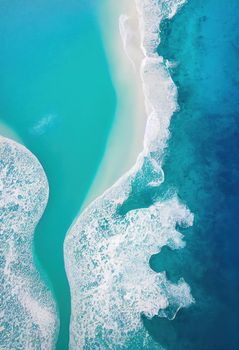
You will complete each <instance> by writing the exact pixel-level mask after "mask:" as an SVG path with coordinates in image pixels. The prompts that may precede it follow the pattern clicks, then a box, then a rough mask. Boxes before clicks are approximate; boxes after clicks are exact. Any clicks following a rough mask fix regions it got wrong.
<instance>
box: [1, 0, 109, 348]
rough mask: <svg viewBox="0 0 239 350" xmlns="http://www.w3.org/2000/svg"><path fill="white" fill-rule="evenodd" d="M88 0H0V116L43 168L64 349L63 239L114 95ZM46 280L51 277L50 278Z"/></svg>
mask: <svg viewBox="0 0 239 350" xmlns="http://www.w3.org/2000/svg"><path fill="white" fill-rule="evenodd" d="M101 40H102V38H101V36H100V31H99V28H98V25H97V21H96V20H95V17H94V10H93V8H92V7H91V2H89V1H74V0H70V1H60V2H59V1H34V3H33V2H32V1H27V0H25V1H23V2H21V3H19V2H18V1H12V2H11V3H9V2H8V1H1V3H0V47H1V55H0V67H1V68H0V72H1V82H0V96H1V97H0V121H3V122H5V123H6V124H7V125H8V126H9V127H10V128H12V129H13V130H14V131H16V132H17V133H18V135H19V136H20V138H21V140H22V141H23V142H24V144H25V146H26V147H27V148H29V149H30V150H31V151H32V152H33V153H34V154H35V155H36V156H37V158H38V159H39V160H40V162H41V164H42V165H43V167H44V170H45V172H46V174H47V177H48V181H49V187H50V197H49V202H48V205H47V209H46V211H45V213H44V216H43V218H42V220H41V221H40V224H39V225H38V227H37V230H36V234H35V254H36V257H37V259H38V260H39V262H40V264H41V267H42V269H43V270H44V271H45V272H46V273H47V275H48V277H49V281H50V283H51V285H52V288H53V290H54V293H55V297H56V300H57V305H58V308H59V314H60V322H61V327H60V334H59V340H58V345H57V349H60V350H62V349H67V347H68V327H69V317H70V297H69V288H68V283H67V280H66V276H65V271H64V262H63V249H62V246H63V240H64V237H65V234H66V232H67V230H68V228H69V226H70V225H71V223H72V221H73V219H74V218H75V216H76V214H77V213H78V211H79V209H80V207H81V204H82V202H83V200H84V198H85V196H86V194H87V191H88V190H89V187H90V185H91V183H92V180H93V178H94V175H95V173H96V170H97V167H98V165H99V162H100V160H101V158H102V155H103V152H104V149H105V143H106V140H107V136H108V134H109V130H110V128H111V125H112V122H113V117H114V110H115V94H114V90H113V87H112V84H111V80H110V76H109V71H108V66H107V61H106V57H105V53H104V50H103V47H102V41H101ZM49 281H48V282H49Z"/></svg>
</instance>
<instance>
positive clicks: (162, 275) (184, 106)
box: [0, 0, 239, 350]
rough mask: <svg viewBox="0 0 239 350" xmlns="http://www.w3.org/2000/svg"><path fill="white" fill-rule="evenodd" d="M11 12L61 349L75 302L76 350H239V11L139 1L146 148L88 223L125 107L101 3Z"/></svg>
mask: <svg viewBox="0 0 239 350" xmlns="http://www.w3.org/2000/svg"><path fill="white" fill-rule="evenodd" d="M0 4H1V10H2V11H0V19H1V20H0V33H1V34H0V47H1V50H2V54H1V55H0V63H1V65H0V67H1V76H2V79H1V83H0V92H1V94H0V96H1V97H0V98H1V104H0V120H3V121H4V122H5V123H6V124H7V125H8V126H9V127H10V128H12V129H13V131H15V132H16V133H18V135H19V136H20V138H21V139H22V140H23V142H24V143H25V145H26V146H27V147H28V148H29V149H30V150H31V151H32V152H34V154H35V155H36V156H37V157H38V159H39V160H40V161H41V163H42V165H43V167H44V169H45V171H46V174H47V177H48V180H49V187H50V197H49V204H48V206H47V208H46V211H45V214H44V216H43V218H42V220H41V222H40V224H39V225H38V228H37V230H36V233H35V251H34V253H35V255H34V257H35V261H36V262H37V267H38V269H40V271H41V277H45V282H46V283H47V285H48V287H50V288H51V290H52V292H54V298H55V301H56V303H57V307H58V309H59V318H60V323H61V327H60V333H59V338H58V344H57V349H59V350H61V349H67V348H68V331H69V330H68V327H69V317H70V302H71V319H70V343H69V348H70V349H71V350H73V349H77V350H79V349H84V350H87V349H113V350H120V349H122V350H123V349H130V350H131V349H132V350H135V349H150V350H151V349H179V350H181V349H182V350H187V349H188V350H234V349H238V347H239V337H238V332H237V329H238V328H239V319H238V315H239V312H238V310H239V300H238V292H239V288H238V287H239V285H238V284H239V278H238V277H239V276H238V275H239V272H238V263H239V261H238V260H239V259H238V253H237V251H238V249H237V246H238V243H239V242H238V241H239V239H238V224H239V222H238V209H239V204H238V203H239V202H238V197H239V193H238V179H239V172H238V165H239V156H238V153H237V152H238V146H239V138H238V136H239V135H238V131H239V127H238V112H239V111H238V109H239V103H238V101H239V96H238V94H239V89H238V83H239V82H238V43H239V29H238V26H237V23H238V17H239V11H237V2H236V0H232V1H230V3H229V2H228V1H226V0H220V1H215V0H207V1H206V0H188V1H187V2H186V1H184V0H168V1H166V0H161V1H160V0H159V1H154V0H136V5H137V9H138V14H139V22H140V30H141V35H142V37H141V38H142V48H143V51H144V55H145V57H144V59H143V62H142V67H141V78H142V83H143V87H144V93H145V103H146V109H147V112H148V121H147V126H146V131H145V137H144V149H143V151H142V152H141V153H140V155H139V157H138V159H137V161H136V164H135V166H134V167H133V168H132V169H131V170H130V171H129V172H128V173H126V174H125V175H124V176H123V177H121V178H120V179H119V180H118V181H117V182H116V183H115V184H114V185H113V186H112V187H111V188H109V189H108V190H107V191H106V192H105V193H103V194H102V195H101V196H100V197H98V198H97V199H96V200H95V201H94V202H92V203H91V204H90V205H89V206H88V207H87V208H85V209H84V211H83V212H82V213H80V215H78V217H77V220H75V221H74V218H75V217H76V215H77V213H78V212H79V209H80V206H81V204H82V202H83V200H84V198H85V195H86V193H87V191H88V189H89V187H90V184H91V182H92V180H93V177H94V174H95V172H96V170H97V167H98V164H99V162H100V159H101V157H102V155H103V151H104V148H105V144H106V140H107V136H108V133H109V130H110V127H111V125H112V120H113V116H114V110H115V103H116V101H115V95H114V90H113V87H112V84H111V81H110V76H109V71H108V67H107V60H106V57H105V53H104V50H103V47H102V41H101V40H102V38H101V34H100V31H99V28H98V26H97V22H96V21H95V18H94V10H95V5H96V2H94V1H83V0H82V1H75V0H71V1H68V2H66V1H60V2H55V1H52V2H49V1H41V2H40V1H39V2H38V1H36V2H34V4H33V3H32V2H30V1H26V0H25V1H24V6H23V4H19V3H18V2H16V1H14V2H11V4H10V5H9V2H6V1H1V3H0ZM159 28H160V30H159ZM92 53H94V55H92ZM96 57H97V60H96ZM87 68H89V69H87ZM92 101H94V103H93V102H92ZM12 147H13V146H12ZM27 154H28V153H27ZM29 157H30V159H31V157H32V155H31V156H29ZM24 164H25V163H24ZM37 164H38V163H37ZM20 165H21V164H20ZM38 166H39V165H38ZM28 169H31V167H28ZM40 169H41V168H40ZM41 171H42V170H41ZM42 179H45V177H44V175H43V177H42ZM45 181H46V180H45ZM44 188H45V191H46V188H47V187H44ZM14 198H15V197H14ZM17 200H18V201H19V200H20V199H19V198H17ZM45 200H46V199H45ZM36 203H38V202H37V201H36ZM44 203H45V202H44ZM17 204H18V203H17ZM14 208H15V207H14ZM14 208H13V209H14ZM10 209H11V208H10ZM43 209H44V208H42V211H43ZM37 219H39V216H38V217H37ZM36 221H37V220H36ZM35 223H36V222H35ZM72 223H73V224H72ZM71 224H72V226H71V227H70V225H71ZM69 227H70V229H69V231H68V233H67V236H66V239H65V242H64V259H65V268H66V272H67V277H68V280H69V284H70V290H71V298H70V295H69V288H68V284H67V280H66V276H65V272H64V265H63V252H62V246H63V240H64V237H65V234H66V232H67V230H68V228H69ZM32 232H33V228H32V230H31V234H32ZM30 244H31V242H29V241H28V242H27V247H28V251H29V250H30V248H29V246H30ZM31 263H32V262H31ZM7 266H8V265H7ZM34 272H35V270H34ZM37 276H39V275H37ZM39 278H40V276H39ZM44 288H45V287H44ZM38 291H39V290H38ZM44 291H46V289H44ZM48 293H49V291H48ZM37 299H38V300H39V297H37ZM47 300H48V301H49V304H50V309H51V310H53V314H54V316H53V318H51V319H50V320H51V322H50V323H51V325H52V324H53V323H54V322H53V321H52V320H53V319H54V317H55V320H56V310H55V308H54V301H53V300H52V299H51V297H50V294H49V297H48V299H47ZM49 304H48V305H49ZM41 310H42V308H41ZM17 316H19V315H17V314H16V317H17ZM25 319H27V318H25ZM48 321H49V318H48ZM46 324H47V322H46V323H45V324H44V326H43V328H41V327H40V329H44V330H45V329H53V331H52V333H51V334H56V331H55V333H54V327H53V328H50V327H48V328H47V327H46ZM55 325H56V328H57V321H55ZM44 327H46V328H44ZM34 331H35V329H34ZM32 334H33V339H36V340H34V341H36V342H38V343H37V344H38V345H39V346H40V343H41V346H43V348H44V344H45V343H44V342H45V339H46V338H47V336H45V334H46V333H41V334H44V336H43V337H42V338H41V339H40V340H39V337H38V338H34V336H35V335H36V334H38V333H37V332H33V333H32ZM48 339H49V338H48ZM51 339H52V338H51ZM49 344H50V347H52V345H51V344H52V342H51V341H48V345H49Z"/></svg>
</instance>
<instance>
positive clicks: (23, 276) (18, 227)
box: [0, 136, 59, 350]
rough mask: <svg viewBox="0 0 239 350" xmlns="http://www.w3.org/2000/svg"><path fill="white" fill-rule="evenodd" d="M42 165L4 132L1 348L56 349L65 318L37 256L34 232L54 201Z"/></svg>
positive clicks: (0, 142)
mask: <svg viewBox="0 0 239 350" xmlns="http://www.w3.org/2000/svg"><path fill="white" fill-rule="evenodd" d="M48 193H49V189H48V182H47V179H46V175H45V173H44V171H43V168H42V166H41V165H40V163H39V162H38V160H37V159H36V157H35V156H33V154H32V153H31V152H30V151H28V150H27V149H26V148H25V147H24V146H22V145H20V144H18V143H16V142H14V141H12V140H10V139H8V138H5V137H1V136H0V232H1V235H0V243H1V244H0V252H1V260H0V280H1V283H0V284H1V305H0V349H4V350H10V349H19V350H26V349H28V350H31V349H32V350H33V349H45V350H48V349H49V350H50V349H53V348H54V347H55V344H56V340H57V334H58V328H59V321H58V315H57V309H56V305H55V301H54V299H53V296H52V293H51V292H50V290H49V289H48V288H47V287H46V285H45V284H44V283H43V281H42V279H41V276H40V274H39V272H38V271H37V270H36V267H35V261H34V258H33V247H32V243H33V233H34V230H35V227H36V225H37V223H38V221H39V220H40V218H41V216H42V214H43V212H44V210H45V206H46V203H47V200H48Z"/></svg>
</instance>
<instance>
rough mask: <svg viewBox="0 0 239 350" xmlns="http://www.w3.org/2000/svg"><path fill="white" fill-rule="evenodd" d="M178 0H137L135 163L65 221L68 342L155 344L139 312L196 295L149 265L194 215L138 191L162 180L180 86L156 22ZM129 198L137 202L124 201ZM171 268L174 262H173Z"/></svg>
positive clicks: (178, 244) (157, 310)
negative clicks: (141, 97) (141, 101)
mask: <svg viewBox="0 0 239 350" xmlns="http://www.w3.org/2000/svg"><path fill="white" fill-rule="evenodd" d="M182 4H183V1H155V0H141V1H140V0H136V5H137V9H138V14H139V22H140V30H141V39H142V48H143V52H144V54H145V58H144V59H143V62H142V66H141V78H142V84H143V89H144V94H145V105H146V110H147V114H148V121H147V126H146V131H145V137H144V149H143V151H142V153H141V154H140V155H139V156H138V159H137V162H136V164H135V166H134V167H133V168H132V169H131V170H130V171H129V172H128V173H126V174H125V175H124V176H123V177H121V178H120V179H119V180H118V181H117V182H116V184H114V185H113V186H112V187H111V188H110V189H108V190H107V191H106V192H105V193H103V194H102V195H101V196H100V197H99V198H97V199H96V200H95V201H94V202H93V203H91V204H90V205H89V206H88V207H87V208H86V209H85V210H84V211H83V212H82V213H81V214H80V215H79V217H78V218H77V220H76V221H75V222H74V224H73V225H72V227H71V228H70V230H69V232H68V235H67V237H66V240H65V244H64V254H65V266H66V271H67V276H68V279H69V283H70V289H71V302H72V311H71V324H70V349H72V350H75V349H84V350H87V349H113V350H114V349H115V350H118V349H158V348H161V347H160V345H159V344H156V343H155V342H154V341H153V340H152V339H151V338H150V336H149V335H148V334H147V332H146V330H145V328H144V327H143V323H142V318H141V316H142V315H145V316H146V317H147V318H152V317H154V316H159V317H166V318H168V319H169V320H173V319H174V318H175V317H176V315H177V312H178V310H179V309H180V308H182V307H188V306H190V305H191V304H192V303H193V302H194V299H193V296H192V295H191V292H190V287H189V285H188V284H187V283H186V282H185V281H184V279H183V278H180V279H179V281H178V282H177V283H172V282H170V281H169V280H168V279H167V274H166V272H165V271H162V272H160V273H156V272H154V271H153V270H152V269H151V268H150V266H149V260H150V257H151V256H152V255H153V254H156V253H159V252H160V250H161V248H162V247H163V246H166V245H167V246H169V247H170V248H171V249H181V248H183V247H184V246H185V242H184V240H183V235H182V234H181V233H180V232H179V231H178V227H180V226H181V227H188V226H191V225H192V224H193V215H192V213H191V212H190V211H189V209H187V207H186V206H185V205H184V204H183V203H181V202H180V201H179V199H178V198H177V195H176V194H171V195H167V196H165V198H166V199H165V200H157V201H156V202H153V203H152V204H151V205H149V206H148V207H144V205H142V204H141V203H140V202H139V199H140V198H141V197H140V196H139V194H141V195H142V193H145V192H147V191H148V190H151V189H154V188H157V187H159V186H160V184H161V183H162V182H163V181H164V173H163V170H162V167H161V163H162V159H163V155H164V150H165V147H166V145H167V140H168V137H169V131H168V128H169V125H170V119H171V117H172V115H173V113H174V112H175V111H176V110H177V108H178V106H177V88H176V86H175V84H174V82H173V81H172V78H171V77H170V74H169V71H168V66H169V62H165V60H164V58H163V57H159V56H158V55H157V54H156V48H157V45H158V44H159V31H160V29H159V28H160V22H161V20H162V19H164V18H171V17H172V16H173V15H174V14H175V13H176V12H177V9H178V8H179V7H180V6H181V5H182ZM129 198H131V199H132V198H133V199H134V198H135V201H136V202H137V201H138V203H137V206H132V207H131V206H130V202H129V204H128V206H127V210H126V211H125V212H124V213H122V211H121V208H122V207H123V206H124V205H125V203H127V201H128V199H129ZM175 268H176V267H175Z"/></svg>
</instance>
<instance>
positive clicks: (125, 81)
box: [84, 0, 146, 207]
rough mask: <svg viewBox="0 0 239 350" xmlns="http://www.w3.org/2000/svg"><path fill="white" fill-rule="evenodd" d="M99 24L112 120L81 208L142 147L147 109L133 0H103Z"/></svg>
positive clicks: (123, 169)
mask: <svg viewBox="0 0 239 350" xmlns="http://www.w3.org/2000/svg"><path fill="white" fill-rule="evenodd" d="M100 6H101V8H100V14H99V23H100V26H101V29H102V36H103V41H104V46H105V51H106V55H107V57H108V62H109V69H110V73H111V79H112V82H113V85H114V87H115V91H116V96H117V108H116V116H115V122H114V125H113V128H112V131H111V135H110V137H109V140H108V143H107V147H106V151H105V154H104V157H103V160H102V163H101V165H100V168H99V170H98V172H97V175H96V178H95V180H94V182H93V185H92V187H91V189H90V191H89V194H88V196H87V198H86V201H85V203H84V207H85V206H86V205H87V204H89V203H90V202H91V201H92V200H94V199H95V198H96V197H97V196H99V195H101V194H102V193H103V192H104V191H105V190H106V189H107V188H109V187H110V186H112V185H113V184H114V183H115V182H116V181H117V180H118V178H119V177H120V176H122V175H123V174H124V173H125V172H127V171H128V170H129V169H130V168H131V167H132V166H133V165H134V163H135V162H136V159H137V156H138V154H139V153H140V152H141V151H142V149H143V139H144V130H145V125H146V111H145V105H144V94H143V87H142V81H141V78H140V67H141V62H142V59H143V52H142V50H141V42H140V30H139V23H138V15H137V9H136V5H135V2H134V1H127V0H123V1H120V2H117V3H116V2H115V1H114V0H104V3H103V4H102V3H101V5H100Z"/></svg>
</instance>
